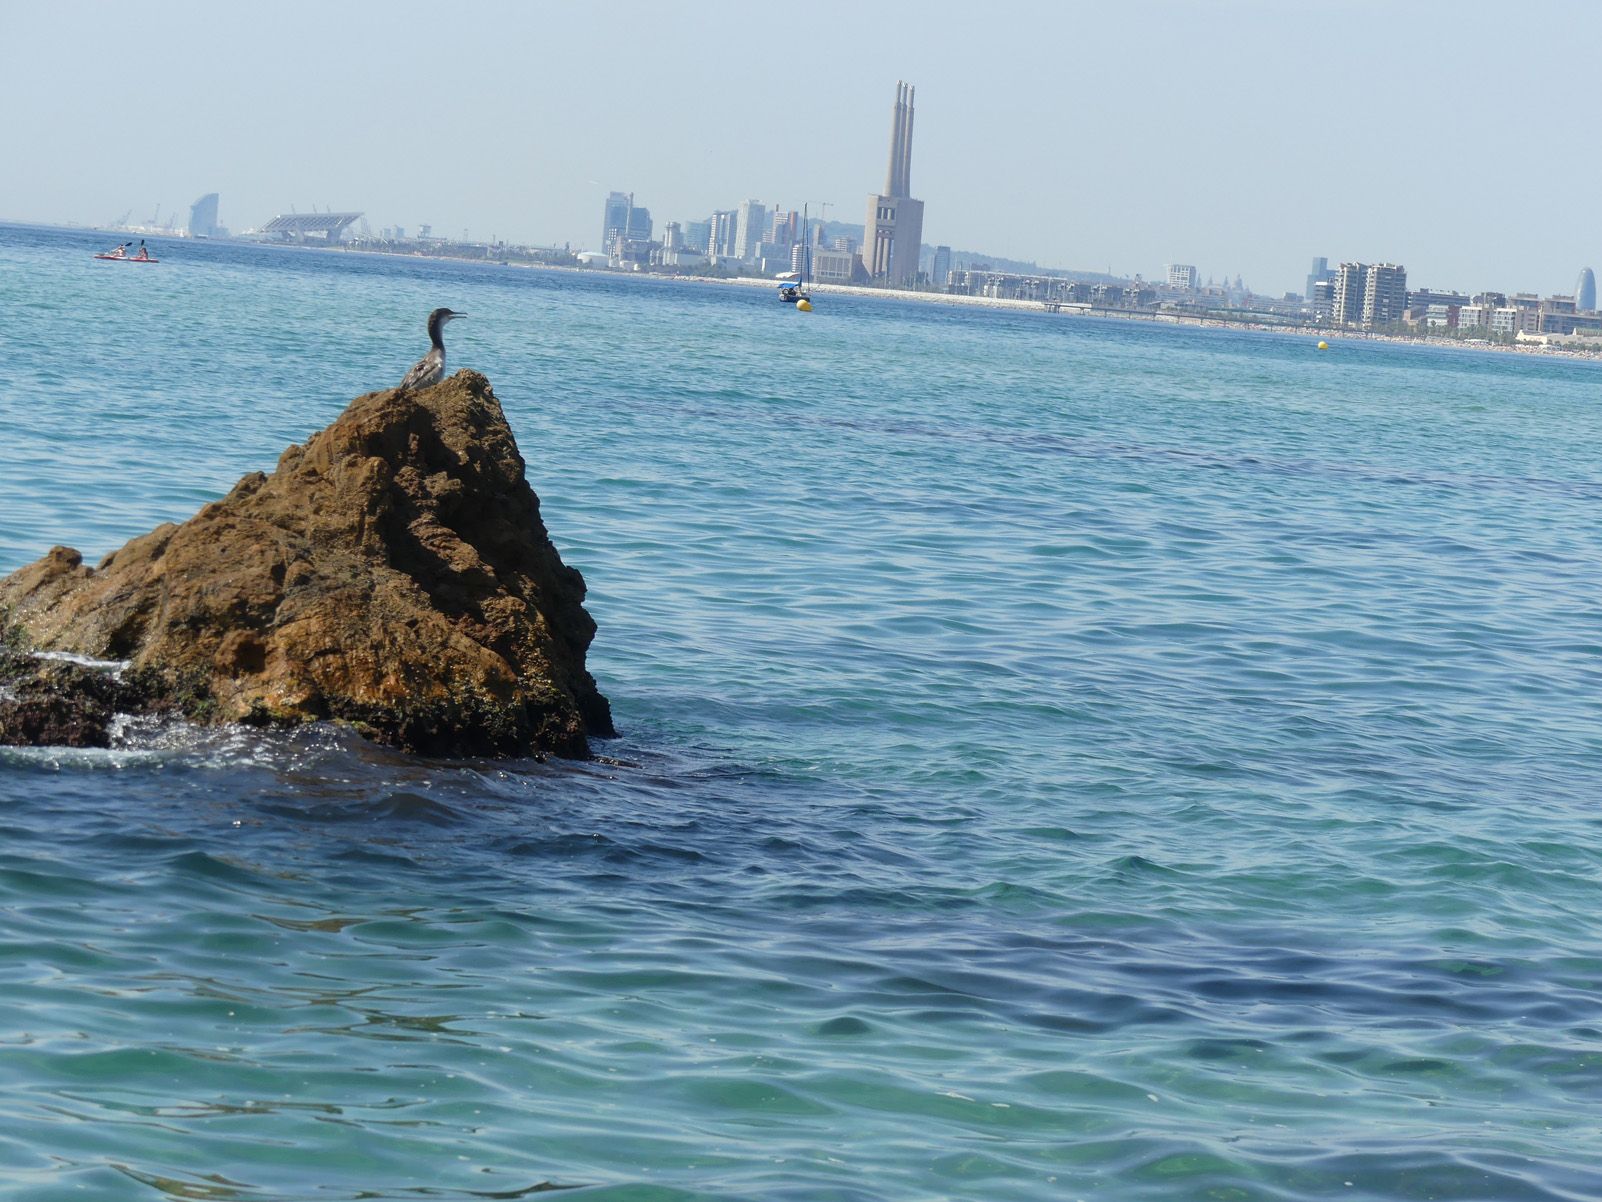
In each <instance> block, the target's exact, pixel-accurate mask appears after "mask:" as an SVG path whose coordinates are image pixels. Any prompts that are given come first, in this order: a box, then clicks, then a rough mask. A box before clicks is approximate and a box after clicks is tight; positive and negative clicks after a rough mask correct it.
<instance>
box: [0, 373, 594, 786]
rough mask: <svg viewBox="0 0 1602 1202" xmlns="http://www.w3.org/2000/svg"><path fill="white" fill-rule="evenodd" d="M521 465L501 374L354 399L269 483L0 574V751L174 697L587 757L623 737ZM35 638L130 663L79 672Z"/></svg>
mask: <svg viewBox="0 0 1602 1202" xmlns="http://www.w3.org/2000/svg"><path fill="white" fill-rule="evenodd" d="M523 469H524V464H523V459H522V456H521V455H520V454H519V453H518V449H517V444H516V442H515V440H514V439H513V437H512V431H511V427H510V426H508V425H507V422H506V417H505V415H504V414H503V413H502V412H501V406H500V403H499V402H498V401H497V400H496V399H495V394H494V393H493V392H492V391H491V390H490V386H489V381H488V380H486V379H485V378H484V377H483V376H481V375H479V374H478V373H477V372H471V371H463V372H458V373H457V374H456V375H455V376H453V377H452V378H451V379H449V380H446V381H445V382H443V383H441V384H439V385H436V386H435V387H433V388H429V389H425V390H423V391H421V392H415V393H410V394H401V393H397V392H395V391H385V392H375V393H370V394H368V395H367V396H363V397H358V398H357V399H356V400H354V401H352V402H351V403H350V406H349V407H348V408H347V409H346V410H345V412H344V413H343V414H341V415H340V417H339V418H338V419H337V420H336V421H335V422H334V423H333V424H332V425H331V426H329V427H328V428H327V429H325V430H323V431H321V432H320V433H318V434H316V435H314V436H313V437H312V438H311V439H310V440H309V441H308V442H307V443H306V445H305V446H304V447H301V446H292V447H290V448H289V449H288V450H286V451H285V452H284V453H283V455H282V456H281V457H280V459H279V461H278V466H277V468H276V470H275V471H274V472H273V473H272V474H271V475H264V474H263V473H260V472H256V473H253V474H251V475H248V476H246V477H245V478H244V479H242V480H240V481H239V483H238V484H237V485H235V486H234V489H233V491H232V492H230V493H229V494H228V495H227V496H226V497H224V498H222V499H221V500H220V501H214V502H212V503H211V504H209V505H206V506H205V507H203V508H202V509H201V510H200V512H199V513H197V514H196V515H195V516H194V517H192V518H190V519H189V520H188V521H187V522H184V523H183V524H182V525H172V524H168V525H163V526H159V527H157V528H156V529H155V530H152V531H151V532H150V533H149V534H146V535H143V536H141V537H139V538H136V539H134V540H133V541H131V542H129V543H128V544H127V545H126V546H124V547H122V548H121V549H120V550H117V551H113V552H112V553H111V554H110V555H107V556H106V557H105V559H103V560H102V561H101V562H100V564H99V565H98V566H97V567H94V568H90V567H87V566H85V565H84V563H83V561H82V556H80V555H79V554H78V552H76V551H74V550H71V549H70V548H67V547H55V548H53V549H52V550H51V551H50V552H49V554H47V555H45V556H44V558H42V559H40V560H38V561H36V562H35V563H32V564H29V565H28V566H26V567H24V568H21V569H19V570H18V571H16V572H14V573H12V574H11V575H10V576H8V577H6V578H5V579H4V580H0V608H5V609H8V610H9V613H10V622H11V630H10V632H9V634H7V633H6V632H3V631H0V743H33V742H54V741H71V739H72V736H73V735H74V734H75V733H76V734H77V735H78V736H79V737H80V738H81V739H82V740H83V743H84V745H95V739H96V738H97V737H102V738H103V737H104V736H103V735H100V736H97V735H96V733H95V732H96V731H97V730H100V731H103V730H104V727H105V722H104V721H103V720H99V718H100V715H101V714H102V711H104V713H105V714H106V715H107V716H109V714H110V713H111V712H113V711H123V712H127V711H129V710H132V711H134V712H148V711H150V710H160V709H167V710H176V711H178V712H181V713H184V714H186V715H187V716H189V717H190V718H192V719H194V720H197V721H202V722H210V723H224V722H246V723H261V724H265V723H297V722H306V721H313V720H317V719H326V718H332V719H339V720H343V721H347V722H350V723H353V724H355V725H356V726H357V727H358V728H359V729H360V730H362V731H363V732H364V733H366V734H368V735H369V736H370V737H372V738H375V739H377V740H379V741H382V742H386V743H391V744H394V745H397V746H400V747H404V748H407V749H409V750H414V751H419V752H425V753H429V754H442V755H479V754H496V755H524V754H539V753H545V752H549V753H552V754H556V755H561V756H568V757H575V758H583V757H586V756H587V755H588V754H589V751H588V742H587V739H586V736H587V735H596V736H608V735H611V734H613V733H614V732H613V729H612V720H611V712H610V709H609V707H608V705H607V702H606V698H604V697H603V696H602V695H601V694H600V692H599V691H598V690H597V689H596V686H595V681H594V680H593V679H592V678H591V676H590V674H589V672H588V671H587V670H586V669H585V666H584V656H585V652H586V651H587V650H588V648H589V645H590V640H591V639H592V638H593V637H594V634H595V623H594V622H593V621H592V620H591V618H590V616H589V614H588V613H587V612H585V609H584V604H583V603H584V579H583V577H582V576H580V575H579V573H578V572H577V571H575V570H574V569H572V568H570V567H567V566H566V565H564V564H563V563H562V560H561V557H560V556H559V555H558V554H557V551H556V548H555V547H554V546H553V545H552V544H551V541H550V538H549V537H548V535H547V534H546V531H545V526H544V524H543V523H542V522H541V520H540V513H539V498H538V497H536V496H535V495H534V491H533V489H531V488H530V487H529V485H528V481H527V480H526V479H525V478H524V471H523ZM37 650H46V651H52V652H67V653H73V654H76V655H79V656H84V657H89V658H92V659H95V660H101V661H128V663H129V665H130V666H129V668H128V670H127V671H126V672H108V671H103V670H102V671H99V672H98V673H97V672H96V670H95V669H93V668H85V667H81V666H75V665H65V666H69V667H75V668H76V671H75V672H73V673H65V672H62V671H60V670H59V668H60V667H62V666H63V665H52V664H51V663H50V662H49V661H40V660H38V659H36V658H34V656H33V655H31V654H30V652H31V651H37ZM96 675H98V676H99V677H101V678H103V683H102V685H94V684H93V678H94V677H95V676H96ZM58 678H59V679H58ZM69 678H70V679H69ZM97 689H98V692H97V691H96V690H97ZM75 715H76V717H75ZM97 721H98V725H97Z"/></svg>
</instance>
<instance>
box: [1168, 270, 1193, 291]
mask: <svg viewBox="0 0 1602 1202" xmlns="http://www.w3.org/2000/svg"><path fill="white" fill-rule="evenodd" d="M1200 282H1201V274H1200V273H1199V272H1198V271H1197V270H1196V269H1195V268H1194V267H1193V266H1191V265H1190V264H1189V263H1170V264H1169V265H1168V286H1169V287H1170V288H1180V289H1183V290H1184V291H1186V292H1194V291H1196V285H1197V284H1198V283H1200Z"/></svg>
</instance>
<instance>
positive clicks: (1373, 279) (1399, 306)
mask: <svg viewBox="0 0 1602 1202" xmlns="http://www.w3.org/2000/svg"><path fill="white" fill-rule="evenodd" d="M1406 310H1407V268H1405V267H1402V266H1399V265H1398V264H1396V263H1372V264H1370V265H1369V268H1368V273H1367V278H1366V279H1364V281H1363V326H1364V328H1366V329H1370V330H1372V329H1373V328H1374V327H1375V326H1388V325H1394V324H1395V323H1396V322H1399V321H1401V320H1402V314H1403V313H1404V312H1406Z"/></svg>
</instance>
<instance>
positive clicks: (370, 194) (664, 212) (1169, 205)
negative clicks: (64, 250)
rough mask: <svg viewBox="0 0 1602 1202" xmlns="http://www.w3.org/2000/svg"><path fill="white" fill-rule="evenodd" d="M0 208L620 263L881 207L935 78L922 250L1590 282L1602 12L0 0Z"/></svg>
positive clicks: (1284, 4)
mask: <svg viewBox="0 0 1602 1202" xmlns="http://www.w3.org/2000/svg"><path fill="white" fill-rule="evenodd" d="M0 42H3V44H4V45H5V47H6V51H7V53H6V59H7V61H6V66H5V69H4V71H3V72H0V105H3V106H4V111H5V112H6V114H7V118H6V121H5V125H4V131H3V133H0V153H3V155H4V162H5V170H4V171H3V172H0V218H7V219H14V220H39V221H58V222H79V223H86V224H89V223H104V222H107V221H109V220H112V219H114V218H116V217H118V216H120V215H121V214H122V213H123V212H124V211H125V210H128V209H132V210H133V213H134V219H135V220H138V219H142V218H146V217H148V216H149V215H150V214H151V212H152V211H153V210H154V209H155V207H156V206H157V205H158V204H159V205H161V207H162V211H163V213H164V214H165V213H166V212H167V211H169V210H171V209H173V208H175V207H176V208H179V209H181V210H183V209H186V207H187V205H188V204H189V203H190V202H191V201H192V200H194V199H195V198H196V197H197V196H199V195H200V194H201V193H203V192H208V191H218V192H220V193H221V194H222V214H221V216H222V220H223V222H224V224H227V225H229V226H231V227H233V228H234V229H243V228H246V227H249V226H252V225H256V224H259V223H261V222H263V221H265V220H266V219H267V218H269V217H271V216H272V215H273V214H274V213H277V212H281V211H282V212H287V211H288V209H289V208H290V206H292V205H293V206H296V207H298V208H300V209H301V210H302V211H304V210H306V209H307V208H309V207H311V206H313V205H316V206H318V207H323V206H332V207H334V208H336V209H360V210H362V211H364V212H366V214H367V216H368V220H369V222H370V223H371V224H372V225H373V227H374V228H377V227H379V226H383V225H391V224H401V225H406V226H410V227H413V228H415V227H416V226H417V225H419V224H420V223H422V222H425V221H427V222H431V223H432V224H433V226H434V229H435V232H436V233H443V234H450V235H453V236H454V235H459V234H460V233H461V232H462V231H463V230H464V229H465V230H468V231H470V232H471V234H472V235H473V236H474V237H487V236H489V235H491V234H494V235H497V236H499V237H502V238H507V239H510V240H514V241H530V242H541V243H562V242H572V243H573V244H574V245H575V247H578V246H593V245H594V244H595V242H597V241H598V229H599V226H600V221H601V205H602V200H603V198H604V196H605V194H606V192H607V191H608V190H610V189H614V188H616V189H619V190H623V191H629V190H632V191H633V192H635V194H636V199H637V203H640V204H643V205H646V206H647V207H649V208H650V209H651V212H652V215H653V216H654V217H655V219H656V221H657V223H658V229H660V228H661V223H662V222H663V221H664V220H668V219H674V218H677V219H681V220H694V219H698V218H701V217H704V216H705V215H706V214H707V213H708V212H709V211H710V210H712V209H713V208H727V207H733V206H734V205H735V204H737V203H738V202H740V201H741V200H744V199H746V198H748V197H755V198H758V199H761V200H763V201H766V202H768V203H769V204H773V203H779V204H783V205H785V206H786V207H800V205H801V203H802V202H803V201H812V202H819V201H828V202H831V203H832V205H833V207H832V208H830V209H829V216H830V217H835V218H839V219H842V220H848V221H861V220H862V210H863V208H864V203H865V198H866V196H867V194H868V193H869V192H870V191H874V190H876V189H877V188H879V187H880V186H881V185H882V180H883V175H884V162H885V152H886V149H887V142H888V138H889V125H890V117H889V112H890V106H891V104H892V102H893V100H894V94H895V84H896V81H897V80H898V79H906V80H909V81H910V82H912V83H913V84H915V85H916V86H917V89H918V99H917V122H916V129H915V139H914V148H913V167H912V183H913V189H912V190H913V193H914V194H915V195H917V196H920V197H921V198H922V199H923V200H924V202H925V205H926V215H925V219H924V237H925V240H926V241H929V242H944V243H949V244H951V245H953V246H956V247H958V248H968V249H978V250H986V251H989V252H991V253H995V254H998V255H1006V256H1011V257H1015V258H1033V259H1035V260H1037V261H1038V262H1040V263H1042V264H1045V265H1049V266H1059V267H1077V268H1086V269H1106V268H1108V267H1111V268H1112V269H1113V270H1114V271H1117V272H1121V273H1134V272H1142V273H1145V274H1146V275H1148V276H1151V275H1154V274H1157V273H1159V272H1160V271H1161V270H1162V268H1163V265H1164V264H1165V263H1168V262H1185V263H1194V264H1196V265H1197V266H1198V267H1199V268H1200V269H1201V272H1202V275H1203V276H1204V277H1206V276H1208V275H1214V276H1222V275H1224V274H1225V273H1228V274H1229V275H1230V276H1231V277H1233V276H1234V275H1235V274H1237V273H1238V274H1240V275H1242V276H1244V277H1245V279H1246V281H1247V283H1249V284H1251V285H1252V286H1254V287H1255V288H1257V289H1258V290H1260V291H1274V292H1278V291H1284V290H1296V291H1300V289H1301V286H1302V278H1303V276H1304V274H1305V273H1306V270H1307V261H1308V259H1309V258H1310V257H1311V256H1313V255H1315V254H1321V255H1327V256H1329V258H1330V260H1331V262H1334V261H1337V260H1340V259H1362V260H1366V261H1378V260H1391V261H1399V262H1402V263H1404V264H1406V266H1407V267H1408V273H1409V281H1410V283H1412V284H1413V285H1414V286H1420V285H1425V286H1431V287H1439V288H1445V287H1457V288H1463V289H1468V290H1476V289H1479V288H1483V287H1497V288H1503V289H1507V290H1514V289H1529V290H1537V291H1541V292H1543V293H1544V292H1553V291H1568V290H1569V289H1570V288H1571V287H1572V285H1573V282H1574V278H1575V276H1576V274H1577V273H1578V270H1579V268H1580V267H1582V266H1584V265H1586V264H1595V265H1598V266H1602V232H1599V230H1598V222H1597V221H1596V219H1595V216H1594V214H1595V212H1596V210H1597V202H1598V194H1599V191H1602V189H1599V184H1602V156H1599V155H1598V154H1597V153H1596V149H1595V144H1594V143H1595V136H1594V128H1595V125H1596V118H1597V108H1596V103H1595V102H1596V91H1597V89H1596V80H1597V78H1598V67H1599V65H1602V64H1599V58H1602V3H1597V2H1596V0H1547V2H1543V3H1541V4H1537V5H1523V4H1511V5H1510V4H1508V3H1505V2H1504V0H1494V2H1482V0H1451V2H1445V0H1443V2H1432V0H1406V2H1403V0H1323V2H1320V3H1312V2H1303V0H1140V2H1139V3H1133V2H1131V3H1122V2H1113V3H1106V2H1104V3H1097V4H1086V3H1077V2H1074V0H1057V2H1018V3H1009V2H1007V0H990V2H986V3H973V2H971V0H960V2H959V0H926V2H919V3H913V2H908V0H890V2H883V3H863V2H862V0H814V2H807V3H796V4H775V3H767V4H755V5H730V4H708V3H705V2H704V0H703V2H697V3H676V2H673V3H654V4H646V3H635V2H632V0H612V2H611V3H607V4H589V3H578V2H577V0H574V2H571V3H548V2H547V3H540V2H527V3H517V2H513V0H458V2H456V3H451V4H445V3H438V4H421V3H411V2H395V0H385V2H382V3H381V2H377V0H371V2H368V0H343V2H339V3H334V2H331V0H320V2H317V3H306V2H302V0H265V2H263V3H254V4H234V3H226V2H219V0H207V2H205V3H199V2H194V0H176V2H174V0H166V2H164V3H160V4H148V5H128V4H122V3H115V4H114V3H89V2H86V0H53V2H51V3H42V2H40V3H30V2H28V0H0Z"/></svg>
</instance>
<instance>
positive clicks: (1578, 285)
mask: <svg viewBox="0 0 1602 1202" xmlns="http://www.w3.org/2000/svg"><path fill="white" fill-rule="evenodd" d="M1574 307H1575V308H1576V309H1578V310H1579V311H1580V312H1581V313H1592V312H1595V311H1596V273H1595V272H1594V271H1592V270H1591V269H1590V268H1589V267H1584V268H1581V269H1580V278H1579V279H1578V280H1576V281H1575V282H1574Z"/></svg>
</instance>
